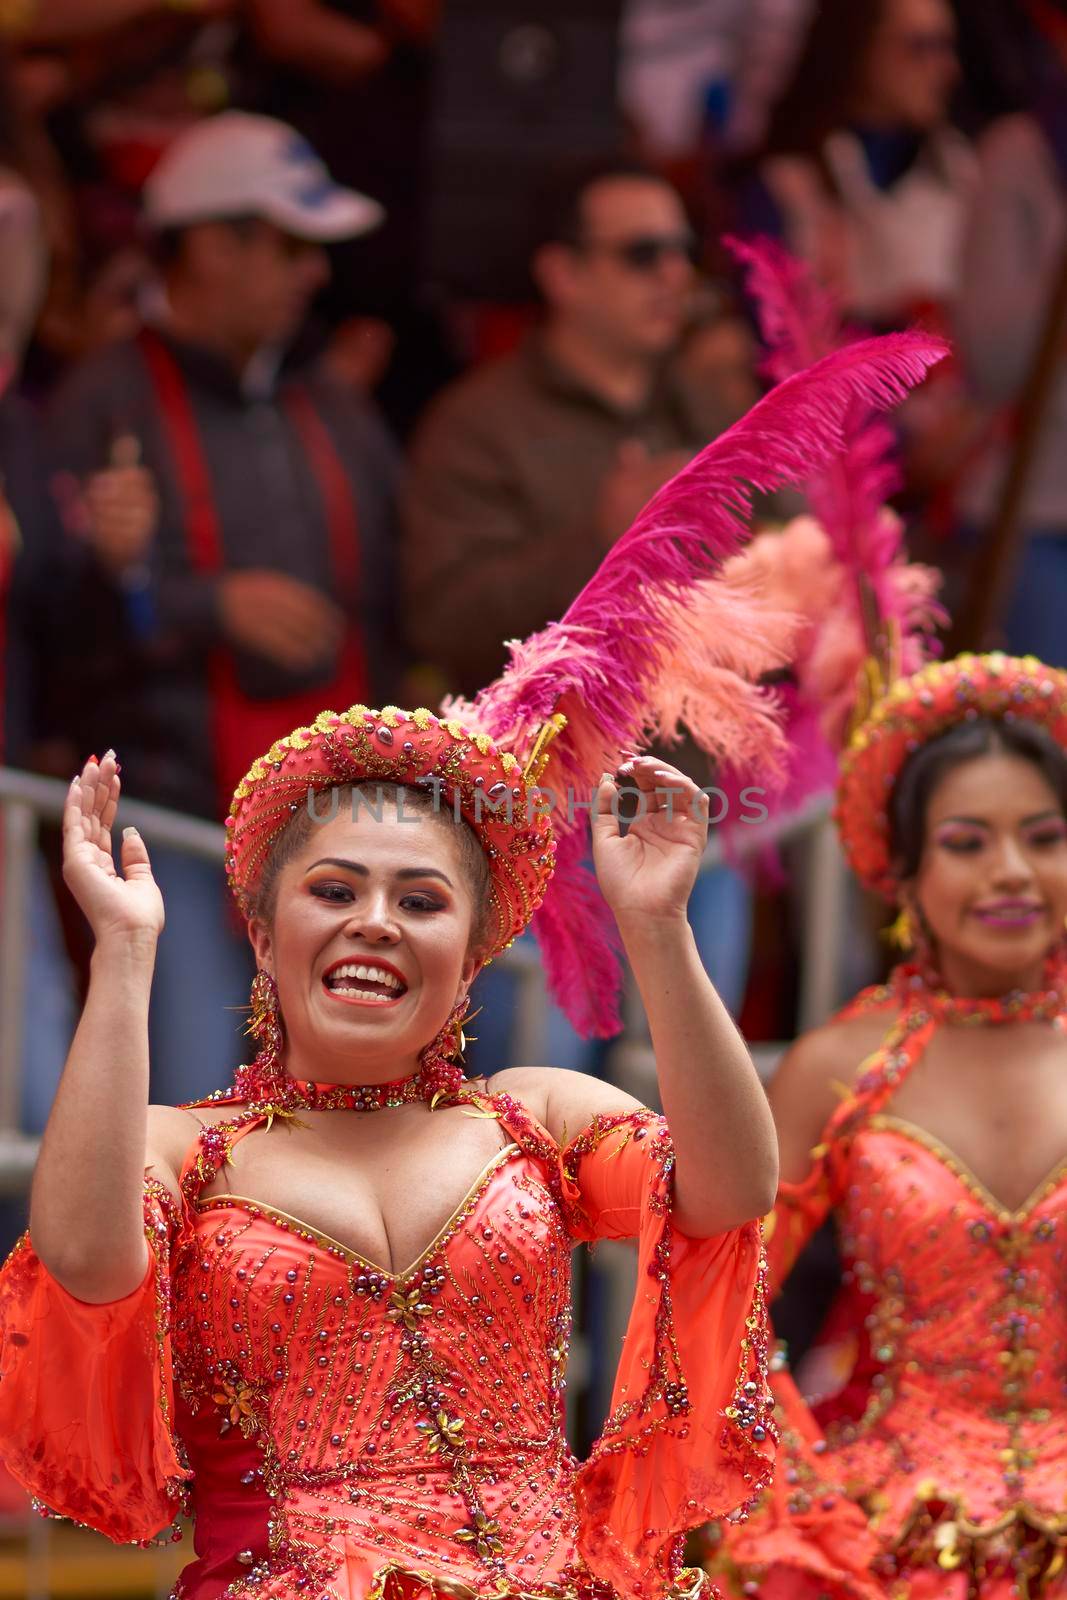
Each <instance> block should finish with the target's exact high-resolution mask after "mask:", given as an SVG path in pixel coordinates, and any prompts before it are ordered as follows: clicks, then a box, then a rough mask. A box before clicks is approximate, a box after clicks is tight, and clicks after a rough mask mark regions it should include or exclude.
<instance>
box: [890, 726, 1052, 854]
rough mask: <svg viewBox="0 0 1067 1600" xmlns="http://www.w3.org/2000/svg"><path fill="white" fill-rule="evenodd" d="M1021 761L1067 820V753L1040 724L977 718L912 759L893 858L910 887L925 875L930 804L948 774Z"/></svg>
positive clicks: (900, 799) (894, 805)
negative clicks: (981, 760)
mask: <svg viewBox="0 0 1067 1600" xmlns="http://www.w3.org/2000/svg"><path fill="white" fill-rule="evenodd" d="M992 755H1007V756H1020V757H1021V758H1022V759H1023V760H1024V761H1029V762H1030V763H1031V764H1032V765H1033V766H1034V767H1036V769H1037V771H1038V772H1039V773H1040V774H1041V776H1042V777H1043V778H1044V780H1045V782H1046V783H1047V784H1048V786H1049V788H1050V789H1051V790H1052V792H1053V794H1054V795H1055V796H1056V800H1057V802H1058V804H1059V807H1060V810H1061V811H1062V812H1063V813H1064V815H1065V816H1067V753H1065V752H1064V751H1063V750H1062V749H1061V747H1060V746H1059V745H1058V744H1057V743H1056V741H1055V740H1054V739H1053V738H1052V736H1051V735H1050V734H1048V733H1046V731H1045V729H1044V728H1042V727H1041V726H1040V725H1039V724H1038V723H1036V722H1027V721H1022V720H1018V721H1009V720H1008V719H1007V718H1003V719H1001V718H997V719H996V720H994V719H993V718H992V717H976V718H974V719H973V720H972V721H970V722H958V723H956V725H955V726H954V727H952V728H949V730H948V731H947V732H946V733H942V734H939V735H938V737H937V738H936V739H931V740H930V741H929V742H928V743H927V744H924V745H921V746H920V747H919V749H918V750H916V751H915V753H914V755H911V756H909V757H908V759H907V761H906V762H905V764H904V767H903V770H902V771H901V774H900V776H899V778H898V779H897V781H896V784H895V786H894V789H893V794H892V798H891V800H890V804H889V843H890V855H891V858H892V860H893V862H894V865H895V870H896V873H897V876H898V877H899V878H901V879H902V880H904V881H906V880H907V879H908V878H913V877H914V876H915V874H916V873H917V872H918V870H919V862H920V861H921V860H922V853H923V845H924V843H925V839H926V811H927V807H928V805H929V803H930V798H931V796H932V795H933V793H934V790H935V789H936V788H937V786H938V784H939V783H940V782H941V780H942V779H943V778H944V777H945V776H946V774H947V773H949V772H952V771H953V770H954V769H955V768H956V767H960V766H962V765H963V764H964V762H966V761H974V760H975V759H976V758H977V757H978V756H992Z"/></svg>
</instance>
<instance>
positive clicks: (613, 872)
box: [593, 756, 708, 927]
mask: <svg viewBox="0 0 1067 1600" xmlns="http://www.w3.org/2000/svg"><path fill="white" fill-rule="evenodd" d="M619 773H620V775H621V776H622V777H623V778H624V779H625V780H626V782H627V785H628V786H630V787H631V790H632V792H633V793H634V794H635V795H636V797H637V799H638V815H637V818H636V820H635V821H633V822H631V823H630V824H629V826H628V828H627V830H626V833H625V834H623V832H622V829H621V828H620V826H619V813H618V798H619V787H618V785H617V783H616V781H615V779H614V778H613V777H612V776H611V775H610V774H608V773H605V775H604V777H603V778H602V779H601V782H600V787H599V789H598V790H597V795H596V809H595V811H594V815H593V860H594V863H595V865H596V873H597V878H598V880H599V883H600V888H601V892H602V894H603V896H604V898H605V900H606V901H607V902H608V904H609V905H610V907H611V909H612V911H613V912H614V913H615V919H616V921H617V922H618V923H619V926H620V927H624V925H626V924H632V923H634V922H635V921H636V922H637V923H645V924H648V923H652V922H663V921H668V922H669V921H675V920H679V919H681V920H684V919H685V908H686V905H687V903H688V901H689V894H690V891H691V890H692V887H693V884H694V883H695V881H696V876H697V872H698V871H699V869H700V862H701V858H702V857H703V854H704V848H705V846H706V844H707V842H708V797H707V795H706V794H705V793H704V792H703V790H701V789H699V788H698V787H697V785H696V784H695V783H694V782H693V781H692V779H691V778H687V777H686V776H685V774H684V773H682V772H679V771H678V769H677V767H670V766H667V765H666V763H665V762H663V761H661V760H659V759H658V758H657V757H654V756H634V757H632V758H631V759H630V760H628V761H626V762H624V763H623V765H622V766H621V767H620V768H619Z"/></svg>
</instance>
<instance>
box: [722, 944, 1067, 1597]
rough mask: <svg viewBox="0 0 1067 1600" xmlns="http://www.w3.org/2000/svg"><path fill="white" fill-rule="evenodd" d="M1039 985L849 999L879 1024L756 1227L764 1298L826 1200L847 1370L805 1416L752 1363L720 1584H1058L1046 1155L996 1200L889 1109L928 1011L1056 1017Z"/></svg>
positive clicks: (1061, 1578)
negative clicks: (741, 1518) (802, 1161)
mask: <svg viewBox="0 0 1067 1600" xmlns="http://www.w3.org/2000/svg"><path fill="white" fill-rule="evenodd" d="M1049 979H1050V986H1049V988H1048V990H1047V991H1044V992H1042V993H1041V994H1040V995H1037V996H1030V997H1019V998H1018V999H1017V1000H1016V1001H1014V1002H1011V1001H1008V1002H999V1003H997V1002H993V1003H989V1002H969V1001H956V1000H953V999H951V997H949V996H948V995H946V994H943V993H937V992H932V991H931V990H930V989H928V988H927V987H926V986H925V985H924V984H923V983H922V981H921V979H920V977H919V975H918V974H917V973H915V972H914V971H912V970H910V969H902V970H901V971H900V972H898V974H896V975H895V977H894V982H893V983H892V984H891V985H890V986H889V987H887V988H884V989H880V990H875V991H872V992H870V993H869V994H868V995H866V996H864V997H861V1001H860V1002H859V1005H860V1006H863V1007H872V1006H874V1007H884V1008H886V1009H887V1012H888V1013H889V1015H888V1016H887V1022H888V1023H890V1024H891V1026H890V1031H889V1033H888V1035H887V1038H886V1040H885V1042H884V1044H883V1045H882V1047H881V1048H880V1050H879V1051H878V1052H877V1053H876V1054H875V1055H874V1056H873V1057H872V1058H871V1060H870V1061H869V1062H867V1063H866V1064H865V1069H864V1072H863V1075H862V1076H861V1078H860V1079H859V1082H858V1083H857V1085H856V1086H855V1088H854V1090H853V1092H852V1093H851V1094H850V1096H849V1097H848V1098H847V1099H846V1100H845V1101H844V1102H843V1103H842V1104H841V1105H840V1106H839V1107H838V1109H837V1111H836V1112H835V1114H834V1116H833V1118H832V1119H831V1122H830V1125H829V1127H828V1128H827V1130H826V1133H825V1135H824V1138H823V1142H822V1144H821V1145H820V1146H819V1147H818V1150H817V1151H816V1156H817V1160H816V1165H815V1167H814V1168H813V1170H812V1171H811V1173H810V1174H809V1176H808V1178H807V1180H806V1181H805V1182H804V1183H803V1184H798V1185H790V1184H783V1185H782V1190H781V1193H780V1196H779V1200H778V1203H777V1205H776V1208H775V1212H774V1216H773V1221H769V1222H768V1226H767V1237H768V1257H769V1261H770V1272H771V1287H772V1292H773V1291H774V1290H775V1289H776V1288H777V1287H778V1286H780V1285H781V1283H782V1282H783V1281H784V1279H785V1277H786V1276H787V1275H788V1273H789V1271H790V1269H791V1268H792V1265H793V1263H794V1261H795V1260H796V1257H797V1255H798V1253H799V1251H800V1250H801V1248H802V1247H803V1245H804V1244H805V1242H806V1241H807V1239H808V1238H810V1236H811V1234H812V1233H813V1232H814V1231H815V1229H816V1228H817V1227H818V1226H819V1225H820V1223H821V1222H822V1221H823V1220H824V1219H825V1218H826V1216H827V1215H829V1214H831V1213H833V1215H834V1217H835V1220H836V1223H837V1228H838V1237H839V1243H840V1247H841V1253H842V1257H843V1260H844V1263H845V1268H846V1270H845V1274H844V1288H843V1291H842V1298H841V1301H840V1303H839V1305H838V1306H837V1308H836V1310H835V1312H834V1313H833V1314H832V1316H831V1328H832V1332H831V1333H830V1334H829V1342H830V1343H831V1344H836V1345H837V1346H839V1347H840V1349H842V1350H848V1351H849V1352H850V1362H851V1374H850V1376H848V1377H847V1378H846V1379H845V1381H844V1382H843V1384H842V1387H841V1388H840V1390H839V1391H838V1392H837V1393H836V1394H835V1395H834V1396H833V1398H831V1399H827V1400H826V1401H824V1402H823V1403H822V1404H820V1405H817V1406H815V1407H814V1408H812V1409H809V1407H808V1406H807V1405H805V1403H804V1401H803V1400H802V1398H801V1396H800V1394H799V1393H798V1391H797V1389H796V1386H795V1385H794V1383H793V1381H792V1379H791V1377H790V1375H789V1372H788V1369H787V1368H786V1366H785V1364H784V1361H778V1360H775V1361H773V1362H772V1367H773V1368H775V1369H776V1370H774V1371H773V1372H772V1386H773V1387H774V1390H775V1394H776V1398H777V1402H778V1405H777V1412H776V1414H777V1418H778V1423H779V1427H780V1430H781V1448H780V1451H779V1456H778V1465H777V1472H776V1477H775V1482H774V1485H773V1487H772V1488H771V1489H770V1490H769V1491H768V1492H767V1493H766V1494H765V1496H764V1497H763V1500H762V1502H761V1504H760V1506H759V1507H758V1509H757V1510H756V1511H755V1512H754V1513H753V1515H752V1516H751V1518H750V1519H749V1520H748V1521H747V1522H746V1523H745V1524H744V1525H743V1526H740V1527H737V1528H735V1529H730V1530H728V1536H727V1537H726V1539H725V1540H724V1541H723V1543H722V1545H721V1546H719V1548H718V1551H717V1553H716V1554H713V1556H712V1557H711V1559H710V1560H709V1563H708V1565H709V1568H710V1569H711V1570H713V1571H715V1572H716V1574H719V1573H722V1574H724V1575H725V1580H724V1587H729V1588H730V1590H731V1592H733V1593H737V1594H744V1595H755V1596H759V1597H760V1600H875V1597H878V1600H886V1597H891V1600H898V1597H899V1600H965V1597H980V1600H1030V1597H1035V1596H1038V1595H1040V1596H1042V1597H1047V1600H1052V1597H1053V1596H1055V1597H1057V1600H1061V1597H1063V1596H1067V1576H1065V1574H1064V1563H1065V1555H1067V1292H1065V1285H1067V1252H1065V1244H1067V1161H1064V1162H1063V1163H1062V1164H1061V1165H1060V1166H1059V1167H1058V1168H1057V1169H1056V1170H1055V1171H1054V1172H1051V1173H1049V1175H1048V1177H1047V1178H1046V1180H1045V1181H1044V1182H1043V1183H1041V1184H1040V1185H1039V1186H1038V1188H1037V1189H1036V1190H1035V1191H1034V1193H1033V1194H1032V1195H1031V1197H1030V1198H1029V1200H1028V1201H1027V1202H1026V1203H1025V1204H1024V1205H1023V1206H1021V1207H1020V1208H1019V1209H1018V1210H1017V1211H1011V1210H1008V1209H1007V1208H1005V1207H1004V1206H1003V1205H1001V1204H1000V1203H999V1202H998V1201H997V1200H996V1199H995V1198H994V1197H993V1196H992V1195H991V1194H989V1193H988V1192H987V1191H986V1190H985V1189H984V1188H983V1187H982V1185H981V1184H980V1183H979V1182H978V1180H977V1179H976V1178H975V1177H974V1176H973V1175H972V1174H971V1173H970V1172H969V1171H968V1170H967V1169H966V1168H965V1167H964V1166H963V1164H962V1163H961V1162H960V1161H959V1160H958V1159H957V1158H956V1157H955V1156H954V1155H953V1154H952V1152H951V1151H950V1150H948V1149H946V1148H945V1147H944V1146H943V1145H941V1144H940V1143H938V1141H937V1140H935V1139H933V1138H931V1137H930V1136H929V1135H928V1134H926V1133H925V1132H923V1130H922V1129H920V1128H917V1127H915V1126H913V1125H912V1124H910V1123H908V1122H905V1121H903V1120H901V1119H900V1118H898V1117H896V1116H895V1115H894V1114H893V1096H894V1093H895V1091H896V1089H897V1088H898V1087H899V1085H900V1083H901V1082H902V1081H903V1079H904V1077H905V1076H906V1075H907V1073H908V1071H910V1069H911V1068H912V1066H914V1064H915V1062H916V1061H918V1060H919V1059H920V1057H921V1056H922V1053H923V1051H924V1050H925V1048H926V1046H927V1044H928V1042H929V1039H930V1036H931V1034H932V1032H933V1031H934V1029H935V1028H937V1027H939V1026H941V1025H943V1024H944V1023H945V1022H946V1021H949V1020H951V1021H953V1022H955V1023H958V1024H981V1023H998V1022H1010V1021H1012V1020H1020V1019H1023V1018H1041V1019H1045V1020H1048V1021H1050V1022H1052V1023H1053V1025H1056V1026H1062V1025H1063V1020H1064V1016H1065V1007H1064V990H1063V985H1062V973H1060V972H1050V974H1049ZM852 1009H854V1008H850V1010H852ZM1020 1065H1021V1064H1020Z"/></svg>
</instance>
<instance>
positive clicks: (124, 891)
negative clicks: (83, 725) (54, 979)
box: [63, 750, 163, 944]
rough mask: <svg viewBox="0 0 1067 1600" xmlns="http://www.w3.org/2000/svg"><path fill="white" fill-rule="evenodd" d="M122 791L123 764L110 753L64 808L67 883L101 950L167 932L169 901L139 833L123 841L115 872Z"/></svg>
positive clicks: (87, 769) (79, 782)
mask: <svg viewBox="0 0 1067 1600" xmlns="http://www.w3.org/2000/svg"><path fill="white" fill-rule="evenodd" d="M120 789H121V784H120V782H119V769H118V762H117V761H116V760H115V752H114V751H113V750H109V751H108V752H107V754H106V755H105V756H104V757H103V759H102V760H101V761H98V760H97V759H96V757H95V756H92V757H91V758H90V759H89V760H88V761H87V762H86V763H85V765H84V767H83V768H82V770H81V773H80V774H79V776H78V777H76V778H75V779H74V782H73V783H72V784H71V786H70V792H69V794H68V795H67V803H66V805H65V807H64V808H63V878H64V881H65V883H66V885H67V888H68V889H69V890H70V892H71V894H72V895H73V896H74V898H75V900H77V902H78V904H79V905H80V906H81V908H82V910H83V911H84V912H85V915H86V917H87V919H88V921H89V925H90V927H91V928H92V930H93V934H94V936H95V938H96V942H97V944H100V943H101V942H103V941H105V940H108V939H120V940H121V939H134V940H137V939H152V940H154V939H156V938H157V937H158V936H159V934H160V933H161V932H162V930H163V896H162V895H161V894H160V892H159V888H158V886H157V884H156V881H155V879H154V878H153V876H152V868H151V865H150V864H149V860H148V851H147V850H146V849H145V843H144V840H143V839H142V838H141V835H140V834H139V833H137V832H136V830H135V829H133V828H127V829H126V831H125V834H124V836H123V840H122V855H121V864H122V876H121V877H120V876H119V874H118V873H117V872H116V870H115V858H114V856H113V855H112V852H111V829H112V826H113V824H114V821H115V812H116V809H117V807H118V803H119V792H120Z"/></svg>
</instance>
